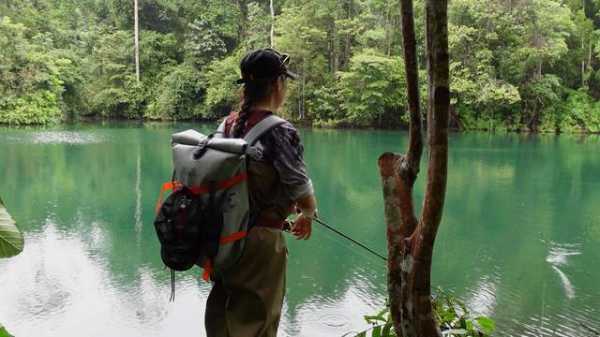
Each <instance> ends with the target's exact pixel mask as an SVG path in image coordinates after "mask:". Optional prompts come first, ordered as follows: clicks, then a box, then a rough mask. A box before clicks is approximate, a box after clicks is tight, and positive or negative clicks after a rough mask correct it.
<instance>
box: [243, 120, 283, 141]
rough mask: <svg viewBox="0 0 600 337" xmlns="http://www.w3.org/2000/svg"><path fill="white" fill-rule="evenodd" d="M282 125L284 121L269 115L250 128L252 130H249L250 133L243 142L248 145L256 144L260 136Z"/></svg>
mask: <svg viewBox="0 0 600 337" xmlns="http://www.w3.org/2000/svg"><path fill="white" fill-rule="evenodd" d="M283 123H286V120H285V119H283V118H280V117H277V116H275V115H270V116H268V117H266V118H265V119H263V120H262V121H260V122H259V123H258V124H256V125H255V126H254V127H252V129H250V131H249V132H248V133H247V134H246V136H245V137H244V140H245V141H246V143H248V144H249V145H254V143H256V141H258V139H259V138H260V136H262V135H264V134H265V132H267V131H269V130H271V129H272V128H274V127H276V126H279V125H281V124H283Z"/></svg>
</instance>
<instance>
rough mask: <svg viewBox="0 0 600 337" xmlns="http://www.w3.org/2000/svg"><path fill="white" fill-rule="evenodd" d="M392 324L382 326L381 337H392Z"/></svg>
mask: <svg viewBox="0 0 600 337" xmlns="http://www.w3.org/2000/svg"><path fill="white" fill-rule="evenodd" d="M393 326H394V324H393V323H392V322H390V323H387V324H386V325H384V326H383V330H381V337H390V336H394V335H393V334H392V328H393Z"/></svg>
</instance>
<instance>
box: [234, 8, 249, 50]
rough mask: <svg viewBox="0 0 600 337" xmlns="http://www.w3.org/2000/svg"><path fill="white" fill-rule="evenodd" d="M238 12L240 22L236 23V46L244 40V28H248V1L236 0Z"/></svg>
mask: <svg viewBox="0 0 600 337" xmlns="http://www.w3.org/2000/svg"><path fill="white" fill-rule="evenodd" d="M237 4H238V8H239V10H240V15H241V18H240V21H239V22H238V41H237V42H238V44H240V43H242V42H243V41H244V40H245V38H246V27H247V26H248V0H237Z"/></svg>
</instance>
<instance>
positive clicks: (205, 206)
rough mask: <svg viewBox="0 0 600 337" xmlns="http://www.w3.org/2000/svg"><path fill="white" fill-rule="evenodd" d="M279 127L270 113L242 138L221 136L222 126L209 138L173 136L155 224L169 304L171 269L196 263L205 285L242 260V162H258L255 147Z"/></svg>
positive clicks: (246, 219) (245, 197) (245, 201)
mask: <svg viewBox="0 0 600 337" xmlns="http://www.w3.org/2000/svg"><path fill="white" fill-rule="evenodd" d="M283 123H285V120H284V119H281V118H279V117H276V116H273V115H270V116H268V117H266V118H264V119H263V120H262V121H260V122H259V123H258V124H256V125H255V126H254V127H252V129H250V131H249V132H248V133H247V134H246V136H245V137H244V138H225V137H224V129H225V122H223V123H221V125H220V126H219V128H218V129H217V131H216V132H215V133H213V134H211V135H208V136H206V135H204V134H202V133H200V132H197V131H195V130H192V129H190V130H186V131H183V132H179V133H175V134H173V135H172V154H173V176H172V178H171V181H169V182H167V183H164V184H163V186H162V188H161V191H160V195H159V200H158V203H157V208H156V212H157V215H156V219H155V221H154V227H155V229H156V234H157V236H158V239H159V242H160V245H161V248H160V255H161V259H162V261H163V263H164V264H165V265H166V266H167V267H168V268H170V269H171V300H174V293H175V285H174V282H175V271H185V270H188V269H190V268H192V267H193V266H194V265H199V266H201V267H203V268H204V273H203V278H204V280H206V281H208V280H209V279H210V278H213V279H214V277H216V276H219V275H222V274H223V273H224V272H226V271H227V270H229V268H231V267H233V266H234V265H235V263H236V262H237V260H238V259H239V257H240V256H241V254H242V251H243V249H244V239H245V237H246V234H247V231H248V229H249V228H248V226H249V224H250V220H251V219H250V216H251V214H250V201H249V194H248V185H247V178H248V173H247V171H246V167H247V158H248V157H251V158H254V159H259V158H260V157H261V155H262V153H261V150H260V148H259V147H256V146H255V143H256V142H257V141H258V139H259V138H260V137H261V136H262V135H263V134H265V133H266V132H267V131H269V130H271V129H272V128H274V127H276V126H279V125H281V124H283ZM169 190H172V191H173V192H172V193H171V194H170V195H169V196H168V197H167V198H166V200H165V201H164V202H162V196H163V193H165V192H167V191H169Z"/></svg>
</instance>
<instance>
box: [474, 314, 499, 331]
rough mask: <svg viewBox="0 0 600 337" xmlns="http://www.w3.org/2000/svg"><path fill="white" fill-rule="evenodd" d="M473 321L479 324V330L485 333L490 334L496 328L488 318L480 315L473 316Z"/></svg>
mask: <svg viewBox="0 0 600 337" xmlns="http://www.w3.org/2000/svg"><path fill="white" fill-rule="evenodd" d="M475 321H476V322H477V325H479V328H480V329H481V332H483V333H484V334H486V335H490V334H491V333H492V332H494V330H496V323H495V322H494V321H493V320H491V319H490V318H487V317H484V316H480V317H477V318H475Z"/></svg>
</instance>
